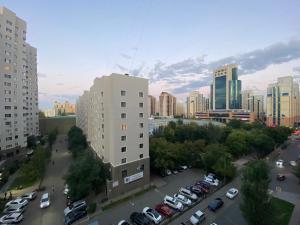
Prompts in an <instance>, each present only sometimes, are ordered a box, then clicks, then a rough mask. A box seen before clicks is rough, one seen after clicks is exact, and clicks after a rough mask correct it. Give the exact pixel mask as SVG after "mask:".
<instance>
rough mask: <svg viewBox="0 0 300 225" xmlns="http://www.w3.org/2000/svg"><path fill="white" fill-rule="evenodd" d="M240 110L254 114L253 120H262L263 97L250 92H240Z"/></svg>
mask: <svg viewBox="0 0 300 225" xmlns="http://www.w3.org/2000/svg"><path fill="white" fill-rule="evenodd" d="M242 109H243V110H246V111H249V112H254V115H255V118H256V119H259V120H263V119H264V96H263V95H254V94H253V91H252V90H244V91H242Z"/></svg>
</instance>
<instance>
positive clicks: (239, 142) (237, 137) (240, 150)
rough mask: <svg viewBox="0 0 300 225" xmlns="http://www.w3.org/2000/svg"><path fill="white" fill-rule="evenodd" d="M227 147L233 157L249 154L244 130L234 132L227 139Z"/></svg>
mask: <svg viewBox="0 0 300 225" xmlns="http://www.w3.org/2000/svg"><path fill="white" fill-rule="evenodd" d="M226 146H227V147H228V149H229V152H230V153H231V154H232V156H233V157H239V156H242V155H245V154H246V153H248V152H249V146H248V143H247V140H246V132H245V131H244V130H233V131H232V132H231V133H230V134H229V135H228V137H227V139H226Z"/></svg>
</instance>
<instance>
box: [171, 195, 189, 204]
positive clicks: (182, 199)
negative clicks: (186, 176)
mask: <svg viewBox="0 0 300 225" xmlns="http://www.w3.org/2000/svg"><path fill="white" fill-rule="evenodd" d="M174 198H175V199H176V200H178V201H179V202H181V203H182V204H184V205H191V204H192V201H191V200H190V199H188V198H187V197H185V196H184V195H181V194H175V195H174Z"/></svg>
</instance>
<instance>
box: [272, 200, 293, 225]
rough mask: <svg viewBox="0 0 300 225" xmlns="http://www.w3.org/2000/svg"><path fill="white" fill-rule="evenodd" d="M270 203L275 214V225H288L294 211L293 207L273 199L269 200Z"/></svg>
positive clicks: (290, 204)
mask: <svg viewBox="0 0 300 225" xmlns="http://www.w3.org/2000/svg"><path fill="white" fill-rule="evenodd" d="M271 203H272V205H273V207H274V209H275V212H276V225H288V224H289V221H290V218H291V215H292V213H293V210H294V205H293V204H292V203H289V202H286V201H284V200H281V199H278V198H274V197H273V198H272V199H271Z"/></svg>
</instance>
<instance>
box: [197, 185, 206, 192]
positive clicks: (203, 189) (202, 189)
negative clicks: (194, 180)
mask: <svg viewBox="0 0 300 225" xmlns="http://www.w3.org/2000/svg"><path fill="white" fill-rule="evenodd" d="M195 186H196V187H198V188H200V189H201V191H202V193H208V192H209V189H208V188H207V187H205V186H204V185H202V184H196V185H195Z"/></svg>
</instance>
